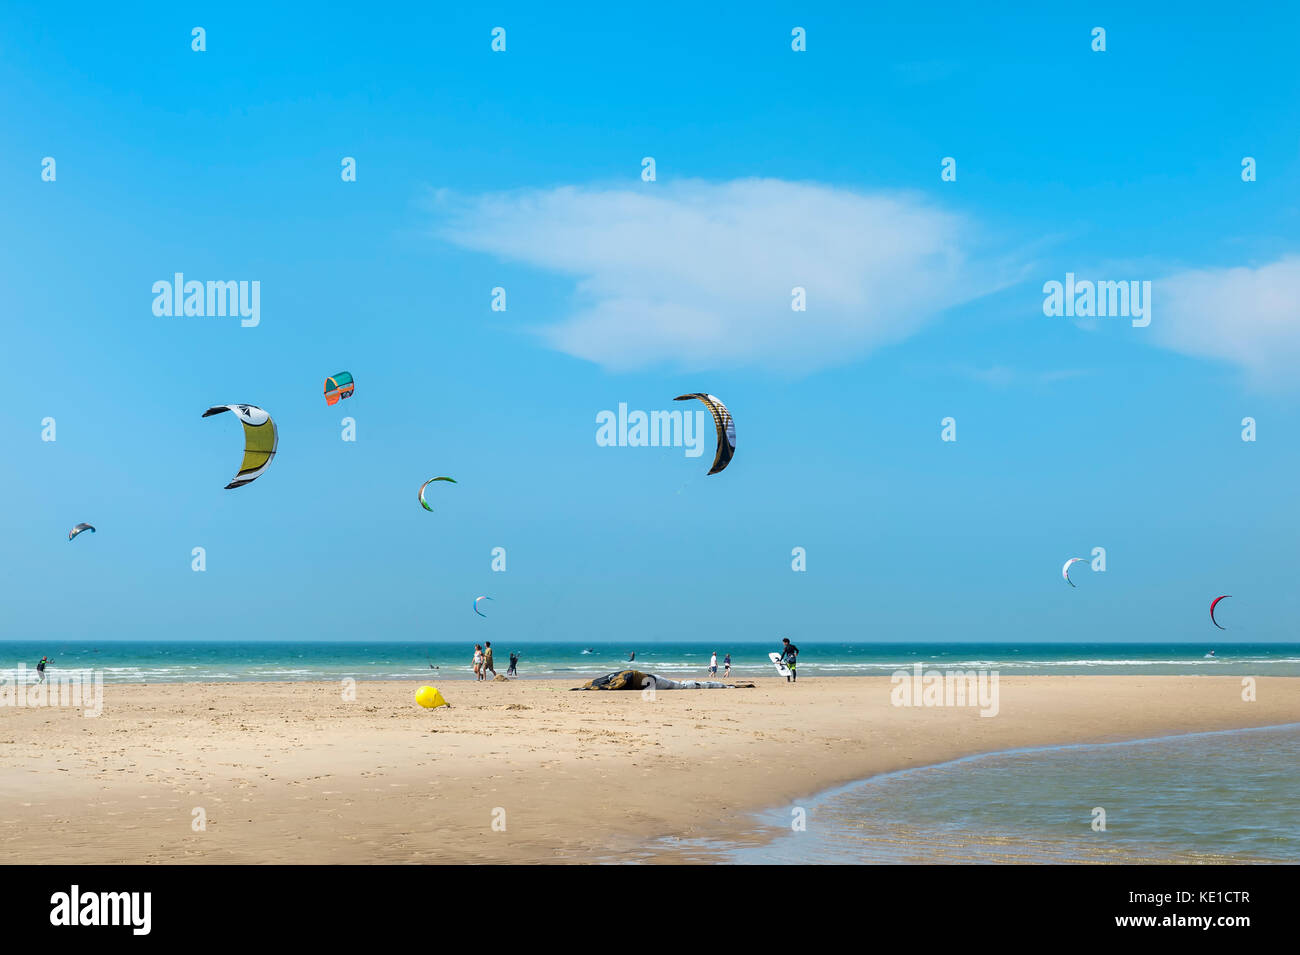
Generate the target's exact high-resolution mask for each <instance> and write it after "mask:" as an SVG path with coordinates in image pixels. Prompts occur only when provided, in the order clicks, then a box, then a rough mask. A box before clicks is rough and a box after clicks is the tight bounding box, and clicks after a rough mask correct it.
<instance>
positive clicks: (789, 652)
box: [781, 637, 799, 683]
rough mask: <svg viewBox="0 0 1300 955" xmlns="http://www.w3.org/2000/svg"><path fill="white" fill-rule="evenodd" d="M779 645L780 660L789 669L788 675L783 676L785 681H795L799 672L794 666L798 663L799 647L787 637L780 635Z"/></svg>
mask: <svg viewBox="0 0 1300 955" xmlns="http://www.w3.org/2000/svg"><path fill="white" fill-rule="evenodd" d="M781 645H782V649H781V662H783V663H784V664H785V665H786V666H787V667H788V668H789V669H790V675H789V676H788V677H786V678H785V682H786V683H797V682H798V680H799V673H798V671H797V670H796V669H795V667H797V666H798V665H799V648H798V647H796V646H795V645H794V644H793V643H791V642H790V638H789V637H782V638H781Z"/></svg>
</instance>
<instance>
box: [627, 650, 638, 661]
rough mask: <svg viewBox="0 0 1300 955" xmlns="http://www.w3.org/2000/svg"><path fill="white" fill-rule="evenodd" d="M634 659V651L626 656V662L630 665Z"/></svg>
mask: <svg viewBox="0 0 1300 955" xmlns="http://www.w3.org/2000/svg"><path fill="white" fill-rule="evenodd" d="M635 659H636V651H635V650H633V651H632V652H631V653H629V654H628V655H627V662H628V663H631V662H632V661H633V660H635Z"/></svg>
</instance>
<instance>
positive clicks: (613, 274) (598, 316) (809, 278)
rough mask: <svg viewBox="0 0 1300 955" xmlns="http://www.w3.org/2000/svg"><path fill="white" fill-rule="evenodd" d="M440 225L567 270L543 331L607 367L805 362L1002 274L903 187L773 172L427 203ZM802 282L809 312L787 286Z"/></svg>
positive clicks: (831, 357)
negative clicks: (565, 304)
mask: <svg viewBox="0 0 1300 955" xmlns="http://www.w3.org/2000/svg"><path fill="white" fill-rule="evenodd" d="M434 206H435V210H436V214H437V217H438V219H437V225H436V227H435V232H436V234H437V235H438V236H440V237H441V238H443V239H445V240H446V241H449V242H452V243H454V244H456V245H458V246H461V247H463V248H467V249H474V250H478V251H481V252H485V253H489V254H492V255H495V256H498V257H500V258H502V259H505V260H509V261H515V262H520V263H524V264H527V265H530V266H533V267H536V268H540V269H544V270H548V271H552V272H557V273H560V274H563V275H567V276H571V277H572V279H573V281H574V293H575V295H574V299H575V305H574V307H573V309H572V311H571V312H570V313H569V314H568V315H566V316H565V317H563V318H562V319H561V320H560V321H559V322H557V323H555V324H553V325H551V326H549V327H547V328H545V329H544V330H543V331H542V334H543V336H544V338H545V340H546V341H547V342H548V343H549V344H550V345H551V346H553V347H554V348H556V349H558V350H560V351H563V352H566V353H568V354H570V355H575V356H577V357H580V358H584V359H588V360H590V361H593V362H597V363H599V364H601V365H602V366H605V367H608V368H612V369H627V368H635V367H641V366H646V365H651V364H657V363H668V364H673V365H677V366H680V367H683V368H700V367H717V366H724V365H759V366H770V367H781V368H784V369H788V370H795V371H810V370H813V369H815V368H818V367H822V366H825V365H829V364H833V363H838V362H843V361H847V360H851V359H852V358H855V357H858V356H860V355H863V354H865V353H867V352H869V351H871V350H872V349H874V348H878V347H880V346H882V345H885V344H888V343H891V342H897V341H899V340H901V339H903V338H906V337H907V336H908V335H911V334H912V333H914V332H915V331H917V330H918V329H919V328H921V327H922V326H923V325H925V324H926V323H927V322H928V321H930V320H932V319H933V318H934V316H936V315H937V314H938V313H940V312H942V311H943V310H945V309H947V308H950V307H952V306H955V305H958V304H961V303H964V302H967V301H970V300H972V299H975V298H978V297H980V296H982V295H984V294H987V293H988V292H991V291H993V290H995V289H997V288H1000V287H1002V286H1004V285H1006V284H1008V282H1009V281H1010V277H1009V276H1007V275H1004V274H1003V270H1002V269H1001V268H1000V267H998V266H994V265H991V264H988V263H981V262H978V261H976V259H977V258H983V257H980V256H976V254H975V253H974V251H973V250H975V249H977V248H978V247H979V245H980V242H981V239H980V237H979V235H978V230H977V229H976V228H975V226H973V225H972V224H971V223H970V222H969V221H967V220H966V219H964V218H962V217H960V216H957V215H955V214H953V213H950V212H947V211H944V210H943V209H940V208H938V207H937V206H935V205H934V204H933V203H931V202H929V201H927V200H925V199H923V198H920V197H917V196H913V195H908V194H899V193H888V194H881V193H876V194H867V193H862V192H856V191H852V190H848V189H841V188H835V187H831V186H824V185H817V184H810V183H797V182H787V181H782V180H775V179H743V180H736V181H732V182H724V183H706V182H699V181H689V182H681V183H674V184H664V183H648V184H645V185H644V186H641V187H639V188H634V189H633V188H598V187H577V186H566V187H557V188H552V189H539V190H526V191H519V192H511V193H496V194H489V195H482V196H456V195H453V194H450V193H447V192H440V193H438V194H436V196H435V202H434ZM795 287H802V288H804V289H806V290H807V311H803V312H798V311H793V310H792V309H791V290H792V289H793V288H795Z"/></svg>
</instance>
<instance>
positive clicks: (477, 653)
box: [474, 643, 483, 680]
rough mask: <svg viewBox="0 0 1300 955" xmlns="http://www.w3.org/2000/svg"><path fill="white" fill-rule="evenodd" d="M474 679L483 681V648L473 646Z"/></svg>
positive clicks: (476, 645)
mask: <svg viewBox="0 0 1300 955" xmlns="http://www.w3.org/2000/svg"><path fill="white" fill-rule="evenodd" d="M474 679H475V680H481V679H483V648H482V647H480V646H479V645H478V644H477V643H476V644H474Z"/></svg>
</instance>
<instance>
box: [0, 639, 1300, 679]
mask: <svg viewBox="0 0 1300 955" xmlns="http://www.w3.org/2000/svg"><path fill="white" fill-rule="evenodd" d="M795 642H796V643H797V644H798V645H799V650H800V654H799V673H800V675H801V677H802V678H812V677H834V676H888V675H889V674H891V673H893V672H894V671H895V670H897V669H900V668H904V667H911V666H912V665H913V664H916V663H922V664H926V665H933V666H939V667H961V668H974V667H981V668H988V669H997V670H998V671H1000V672H1001V673H1002V674H1004V675H1006V676H1013V675H1016V674H1034V673H1038V674H1047V673H1076V674H1081V673H1094V674H1125V673H1131V674H1145V675H1153V674H1194V673H1200V674H1213V675H1250V676H1300V644H1294V643H1287V644H1282V643H1273V644H1212V643H1200V644H1190V643H1182V644H1178V643H1146V644H1117V643H1093V644H1035V643H1019V644H1017V643H997V644H984V643H932V644H917V643H906V644H903V643H898V644H894V643H836V642H827V641H818V640H807V639H804V638H802V637H799V638H796V639H795ZM493 643H494V649H495V651H496V654H495V656H496V664H497V670H498V671H499V672H502V673H504V672H505V670H506V667H507V666H508V665H509V664H508V660H509V656H510V652H511V651H512V650H513V651H516V652H518V653H519V655H520V663H519V676H520V677H521V678H523V679H529V678H542V677H545V678H552V679H555V678H559V679H568V678H572V679H573V680H575V682H582V681H585V680H588V679H590V678H591V677H592V676H594V675H597V674H601V673H607V672H609V671H610V670H617V669H622V668H624V667H627V666H629V665H635V666H636V667H637V668H638V669H642V670H647V671H651V672H655V673H659V674H661V675H665V676H670V677H674V678H680V677H691V676H695V677H702V676H705V675H706V670H707V668H708V663H709V654H710V652H711V651H713V650H716V651H717V653H718V661H719V663H721V661H722V658H723V657H724V655H725V654H727V653H730V654H731V657H732V662H733V668H732V673H733V675H735V676H740V677H755V676H771V675H773V673H774V671H773V669H772V667H771V664H770V663H769V662H768V660H767V654H768V653H769V652H770V651H773V650H779V649H780V646H781V645H780V641H779V640H772V641H764V642H761V643H760V642H743V643H742V642H737V643H730V644H726V643H716V644H709V643H703V642H700V641H674V642H663V643H654V644H648V645H644V646H640V647H633V646H627V645H625V644H621V643H600V644H593V645H590V646H583V645H580V644H573V643H536V642H528V641H500V642H498V641H493ZM1210 650H1214V656H1209V655H1208V654H1209V651H1210ZM586 651H590V652H586ZM473 652H474V642H473V641H467V642H464V643H456V644H451V643H445V642H443V643H427V644H419V643H385V642H374V643H307V642H296V641H294V642H290V641H286V642H256V643H237V642H209V643H182V642H174V643H173V642H166V643H144V642H136V641H130V640H104V641H99V642H94V641H84V640H83V641H76V642H67V641H59V642H49V641H37V640H22V641H12V640H11V641H0V679H5V678H8V679H12V678H13V677H14V674H15V670H16V669H17V667H18V665H19V664H23V665H25V667H26V668H27V669H28V670H29V671H30V670H32V669H33V668H34V667H35V666H36V662H37V661H38V660H39V659H40V658H41V657H42V656H49V657H50V658H52V660H53V661H54V662H53V667H54V668H55V669H59V668H65V669H82V668H86V667H90V668H93V669H94V670H96V671H99V672H102V673H103V676H104V681H105V682H106V683H127V682H130V683H137V682H142V681H144V682H193V681H209V682H226V681H237V680H244V681H249V680H261V681H266V680H334V679H340V678H342V677H347V676H350V677H354V678H356V679H368V680H414V679H418V678H421V677H425V676H428V675H429V673H430V672H432V671H431V670H430V667H431V666H436V667H438V668H439V669H438V671H437V673H438V676H439V678H440V679H443V680H446V679H472V677H473V674H472V672H471V669H470V660H471V658H472V656H473ZM633 652H635V654H636V660H635V663H634V664H629V662H628V656H629V654H630V653H633Z"/></svg>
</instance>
